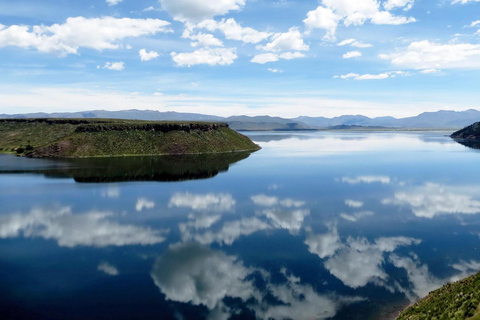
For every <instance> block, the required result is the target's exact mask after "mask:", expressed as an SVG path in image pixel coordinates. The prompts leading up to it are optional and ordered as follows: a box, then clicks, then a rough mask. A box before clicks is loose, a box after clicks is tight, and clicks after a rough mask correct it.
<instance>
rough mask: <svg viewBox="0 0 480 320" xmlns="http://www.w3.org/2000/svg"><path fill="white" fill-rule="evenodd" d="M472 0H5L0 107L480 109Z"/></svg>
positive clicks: (227, 111) (330, 111) (0, 14)
mask: <svg viewBox="0 0 480 320" xmlns="http://www.w3.org/2000/svg"><path fill="white" fill-rule="evenodd" d="M479 71H480V0H318V1H317V0H42V1H38V0H16V1H12V0H0V113H8V114H13V113H29V112H74V111H85V110H127V109H141V110H147V109H148V110H158V111H162V112H163V111H176V112H191V113H202V114H211V115H218V116H231V115H250V116H255V115H270V116H281V117H297V116H301V115H303V116H326V117H334V116H339V115H345V114H361V115H366V116H370V117H379V116H394V117H407V116H415V115H417V114H420V113H422V112H426V111H430V112H433V111H437V110H456V111H462V110H467V109H480V99H479V98H480V94H479V89H478V88H479V84H480V73H479Z"/></svg>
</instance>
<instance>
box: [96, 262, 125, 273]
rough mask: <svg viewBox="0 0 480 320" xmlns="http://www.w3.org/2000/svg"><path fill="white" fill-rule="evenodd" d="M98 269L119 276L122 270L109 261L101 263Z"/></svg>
mask: <svg viewBox="0 0 480 320" xmlns="http://www.w3.org/2000/svg"><path fill="white" fill-rule="evenodd" d="M97 270H98V271H102V272H104V273H105V274H108V275H109V276H118V275H119V274H120V272H118V269H117V268H116V267H115V266H112V265H111V264H109V263H107V262H102V263H100V264H99V265H98V267H97Z"/></svg>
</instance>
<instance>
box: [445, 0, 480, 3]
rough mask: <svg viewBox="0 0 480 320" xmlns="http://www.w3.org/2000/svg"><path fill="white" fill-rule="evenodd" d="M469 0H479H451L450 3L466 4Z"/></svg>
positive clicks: (472, 0) (477, 0)
mask: <svg viewBox="0 0 480 320" xmlns="http://www.w3.org/2000/svg"><path fill="white" fill-rule="evenodd" d="M470 2H480V0H452V4H456V3H461V4H467V3H470Z"/></svg>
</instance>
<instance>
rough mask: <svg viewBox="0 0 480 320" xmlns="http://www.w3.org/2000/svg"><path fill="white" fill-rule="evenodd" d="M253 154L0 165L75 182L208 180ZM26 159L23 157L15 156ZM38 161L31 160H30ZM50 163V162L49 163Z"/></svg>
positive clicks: (9, 170)
mask: <svg viewBox="0 0 480 320" xmlns="http://www.w3.org/2000/svg"><path fill="white" fill-rule="evenodd" d="M249 155H250V153H236V152H235V153H221V154H204V155H179V156H159V157H117V158H88V159H64V160H62V161H61V162H58V161H55V160H49V161H46V160H42V163H41V164H39V165H41V167H35V165H34V164H33V162H24V161H20V162H22V163H21V164H19V165H17V166H15V165H14V164H13V161H12V163H10V165H8V166H7V167H4V168H0V174H1V173H4V174H5V173H40V174H44V175H45V176H46V177H49V178H73V179H74V180H75V181H76V182H87V183H95V182H123V181H184V180H194V179H206V178H212V177H214V176H216V175H217V174H218V173H219V172H223V171H227V170H228V168H229V166H230V165H231V164H233V163H235V162H238V161H240V160H243V159H246V158H247V157H248V156H249ZM15 160H24V159H15ZM25 160H26V159H25ZM28 160H31V161H35V160H32V159H28ZM47 164H48V165H47Z"/></svg>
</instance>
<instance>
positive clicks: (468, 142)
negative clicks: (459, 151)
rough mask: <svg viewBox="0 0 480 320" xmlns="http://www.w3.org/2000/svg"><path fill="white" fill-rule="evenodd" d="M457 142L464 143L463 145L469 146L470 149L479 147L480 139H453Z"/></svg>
mask: <svg viewBox="0 0 480 320" xmlns="http://www.w3.org/2000/svg"><path fill="white" fill-rule="evenodd" d="M455 141H457V142H458V143H460V144H461V145H464V146H465V147H469V148H472V149H480V140H475V139H472V140H469V139H455Z"/></svg>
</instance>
